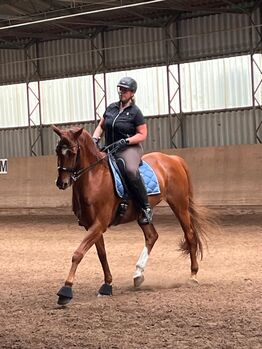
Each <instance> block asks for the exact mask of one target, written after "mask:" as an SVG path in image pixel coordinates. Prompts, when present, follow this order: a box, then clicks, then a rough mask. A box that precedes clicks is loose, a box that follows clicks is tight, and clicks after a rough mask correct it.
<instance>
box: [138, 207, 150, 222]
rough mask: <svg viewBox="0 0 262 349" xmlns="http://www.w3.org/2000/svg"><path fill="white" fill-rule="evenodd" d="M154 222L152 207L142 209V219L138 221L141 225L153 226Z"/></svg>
mask: <svg viewBox="0 0 262 349" xmlns="http://www.w3.org/2000/svg"><path fill="white" fill-rule="evenodd" d="M152 220H153V211H152V209H151V208H150V207H147V208H142V217H140V218H139V219H138V221H139V223H140V224H151V223H152Z"/></svg>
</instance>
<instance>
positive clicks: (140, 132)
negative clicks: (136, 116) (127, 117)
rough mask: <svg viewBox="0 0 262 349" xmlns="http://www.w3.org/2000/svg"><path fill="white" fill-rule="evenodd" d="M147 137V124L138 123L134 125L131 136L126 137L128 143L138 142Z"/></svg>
mask: <svg viewBox="0 0 262 349" xmlns="http://www.w3.org/2000/svg"><path fill="white" fill-rule="evenodd" d="M146 137H147V125H146V124H143V125H139V126H137V127H136V134H135V135H134V136H132V137H128V138H127V140H128V143H129V144H138V143H140V142H143V141H144V140H145V139H146Z"/></svg>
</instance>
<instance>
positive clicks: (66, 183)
mask: <svg viewBox="0 0 262 349" xmlns="http://www.w3.org/2000/svg"><path fill="white" fill-rule="evenodd" d="M70 185H71V181H70V180H69V181H68V180H67V181H61V180H60V179H59V178H58V179H57V180H56V186H57V187H58V188H59V189H61V190H65V189H67V188H68V187H70Z"/></svg>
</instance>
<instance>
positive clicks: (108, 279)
mask: <svg viewBox="0 0 262 349" xmlns="http://www.w3.org/2000/svg"><path fill="white" fill-rule="evenodd" d="M96 250H97V254H98V257H99V260H100V263H101V265H102V268H103V271H104V281H105V283H104V284H103V285H102V286H101V287H100V289H99V291H98V296H111V295H112V285H111V283H112V274H111V272H110V269H109V265H108V262H107V256H106V249H105V242H104V237H103V235H101V237H100V239H99V240H98V241H97V242H96Z"/></svg>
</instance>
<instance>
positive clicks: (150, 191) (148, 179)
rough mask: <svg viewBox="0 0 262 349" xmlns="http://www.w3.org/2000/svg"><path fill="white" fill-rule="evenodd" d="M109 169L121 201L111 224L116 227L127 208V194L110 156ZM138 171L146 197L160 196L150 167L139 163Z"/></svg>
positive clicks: (155, 177)
mask: <svg viewBox="0 0 262 349" xmlns="http://www.w3.org/2000/svg"><path fill="white" fill-rule="evenodd" d="M109 168H110V170H111V174H112V177H113V180H114V187H115V192H116V194H117V196H118V197H119V198H121V199H122V201H121V202H120V204H119V206H118V209H117V213H116V216H115V219H114V221H113V222H112V224H113V225H117V224H118V223H119V221H120V218H121V217H122V216H123V215H124V214H125V212H126V210H127V208H128V200H129V193H128V188H127V186H126V184H125V181H124V179H123V177H122V175H121V172H120V170H119V168H118V166H117V163H116V161H115V158H114V157H113V156H112V155H109ZM138 169H139V172H140V175H141V177H142V178H143V181H144V184H145V188H146V191H147V195H157V194H160V186H159V182H158V179H157V176H156V174H155V172H154V170H153V169H152V167H151V166H150V165H149V164H148V163H147V162H145V161H141V163H140V165H139V168H138Z"/></svg>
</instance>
